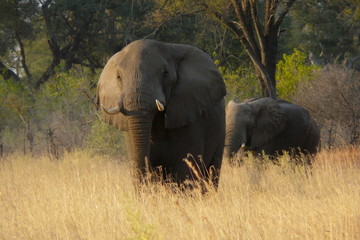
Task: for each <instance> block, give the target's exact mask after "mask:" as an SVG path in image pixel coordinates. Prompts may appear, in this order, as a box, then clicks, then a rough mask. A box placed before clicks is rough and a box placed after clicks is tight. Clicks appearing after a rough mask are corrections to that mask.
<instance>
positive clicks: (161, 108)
mask: <svg viewBox="0 0 360 240" xmlns="http://www.w3.org/2000/svg"><path fill="white" fill-rule="evenodd" d="M155 103H156V107H157V109H158V110H159V111H160V112H163V111H164V110H165V108H164V104H162V103H161V102H160V101H159V100H157V99H155Z"/></svg>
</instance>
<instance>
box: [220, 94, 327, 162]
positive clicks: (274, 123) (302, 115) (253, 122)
mask: <svg viewBox="0 0 360 240" xmlns="http://www.w3.org/2000/svg"><path fill="white" fill-rule="evenodd" d="M319 141H320V131H319V128H318V126H317V124H316V122H315V121H314V120H313V119H312V118H311V116H310V114H309V112H308V111H307V110H305V109H304V108H303V107H301V106H299V105H296V104H292V103H289V102H287V101H284V100H274V99H272V98H260V99H255V100H249V101H245V102H243V103H236V102H234V101H230V102H229V103H228V105H227V107H226V139H225V149H224V159H225V160H230V161H231V163H233V162H232V157H233V156H234V155H235V154H236V153H237V152H238V150H239V149H240V148H241V151H244V150H249V151H252V152H253V153H254V155H257V154H261V153H265V154H267V155H271V156H273V157H275V156H276V155H281V154H282V153H283V151H284V150H285V151H289V152H290V153H292V154H295V155H299V154H300V153H304V154H315V153H316V152H317V149H318V146H319ZM310 159H311V158H307V160H306V163H307V164H311V160H310Z"/></svg>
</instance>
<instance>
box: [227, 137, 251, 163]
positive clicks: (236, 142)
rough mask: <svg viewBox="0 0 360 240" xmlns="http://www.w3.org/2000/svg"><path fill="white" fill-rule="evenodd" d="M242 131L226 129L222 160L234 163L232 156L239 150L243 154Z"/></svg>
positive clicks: (243, 141) (243, 140)
mask: <svg viewBox="0 0 360 240" xmlns="http://www.w3.org/2000/svg"><path fill="white" fill-rule="evenodd" d="M243 132H244V131H240V132H239V131H235V130H228V131H227V132H226V138H225V148H224V160H225V161H229V162H230V164H234V156H235V154H236V153H237V152H238V151H239V149H240V153H241V154H243V149H244V147H245V142H246V140H245V139H244V138H245V137H244V135H245V133H243Z"/></svg>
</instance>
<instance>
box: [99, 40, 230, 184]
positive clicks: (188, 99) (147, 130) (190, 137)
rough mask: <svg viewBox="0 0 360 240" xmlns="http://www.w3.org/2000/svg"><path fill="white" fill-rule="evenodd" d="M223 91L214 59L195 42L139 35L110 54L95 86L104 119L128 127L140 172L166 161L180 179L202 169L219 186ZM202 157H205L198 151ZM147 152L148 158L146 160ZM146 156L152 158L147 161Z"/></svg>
mask: <svg viewBox="0 0 360 240" xmlns="http://www.w3.org/2000/svg"><path fill="white" fill-rule="evenodd" d="M225 94H226V90H225V85H224V82H223V79H222V77H221V75H220V73H219V72H218V70H217V68H216V66H215V65H214V63H213V62H212V60H211V58H210V57H209V56H208V55H207V54H205V53H204V52H202V51H201V50H199V49H198V48H195V47H193V46H188V45H180V44H167V43H161V42H157V41H153V40H138V41H135V42H132V43H130V44H129V45H127V46H126V47H125V48H124V49H123V50H121V51H120V52H118V53H116V54H115V55H114V56H112V57H111V58H110V60H109V61H108V62H107V64H106V66H105V67H104V69H103V71H102V73H101V76H100V80H99V82H98V87H97V102H98V104H99V105H100V106H102V107H103V108H102V113H103V116H104V118H105V121H106V122H107V123H109V124H111V125H114V126H115V127H116V128H118V129H120V130H123V131H126V142H127V150H128V154H129V158H130V159H132V160H133V161H135V165H136V167H137V169H138V170H139V171H138V173H139V174H140V175H139V176H138V177H139V179H140V180H141V179H143V177H144V176H145V175H146V173H147V171H148V170H149V168H150V171H152V170H154V169H155V168H157V167H161V168H162V173H163V178H164V179H167V180H168V179H169V178H168V177H169V175H171V180H172V181H175V182H177V183H183V182H184V181H185V180H186V179H196V177H195V175H196V174H194V172H193V171H192V170H191V169H190V168H189V166H188V165H187V164H186V163H185V162H184V161H183V159H184V158H186V157H187V155H188V154H189V153H190V154H191V155H192V156H194V158H191V157H190V158H189V160H190V161H191V163H192V165H193V166H194V167H195V169H197V171H198V172H199V174H200V176H202V177H203V178H205V179H206V180H210V179H209V174H208V172H209V171H212V172H213V174H212V179H211V180H212V181H213V183H214V184H215V186H217V185H218V179H219V174H220V168H221V163H222V154H223V148H224V139H225V109H224V108H225V106H224V100H223V99H224V96H225ZM199 156H200V157H201V159H202V160H203V162H200V160H199V159H200V157H199ZM145 159H148V161H146V160H145ZM147 163H149V164H147Z"/></svg>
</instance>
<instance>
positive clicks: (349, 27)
mask: <svg viewBox="0 0 360 240" xmlns="http://www.w3.org/2000/svg"><path fill="white" fill-rule="evenodd" d="M358 2H359V1H358V0H331V1H328V0H304V1H298V4H295V5H294V9H293V10H292V17H291V20H292V21H291V22H292V25H291V29H290V31H289V32H290V33H291V39H290V41H289V43H288V44H289V45H291V46H292V48H294V47H301V48H302V49H304V50H305V51H306V52H308V53H311V54H312V55H313V56H312V57H313V61H315V62H317V63H318V64H322V65H325V64H328V63H336V62H343V61H351V58H354V57H356V56H358V55H359V54H360V45H359V37H358V36H359V31H358V30H359V28H360V21H359V20H360V7H359V3H358ZM357 64H358V63H357ZM358 67H359V66H358Z"/></svg>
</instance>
